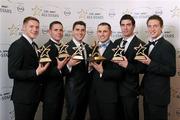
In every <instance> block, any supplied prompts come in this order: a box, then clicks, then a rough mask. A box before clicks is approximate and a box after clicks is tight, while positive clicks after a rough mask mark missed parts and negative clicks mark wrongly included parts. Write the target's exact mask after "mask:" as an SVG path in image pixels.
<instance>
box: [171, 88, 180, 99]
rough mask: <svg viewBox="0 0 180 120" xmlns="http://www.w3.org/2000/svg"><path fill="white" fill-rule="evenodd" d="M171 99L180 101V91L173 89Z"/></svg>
mask: <svg viewBox="0 0 180 120" xmlns="http://www.w3.org/2000/svg"><path fill="white" fill-rule="evenodd" d="M171 97H172V98H175V99H180V89H179V88H173V87H171Z"/></svg>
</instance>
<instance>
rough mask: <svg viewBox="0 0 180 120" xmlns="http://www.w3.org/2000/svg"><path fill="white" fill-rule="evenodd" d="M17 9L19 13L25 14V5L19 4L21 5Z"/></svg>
mask: <svg viewBox="0 0 180 120" xmlns="http://www.w3.org/2000/svg"><path fill="white" fill-rule="evenodd" d="M16 9H17V11H18V12H19V13H22V12H24V10H25V8H24V5H23V3H19V4H18V5H17V7H16Z"/></svg>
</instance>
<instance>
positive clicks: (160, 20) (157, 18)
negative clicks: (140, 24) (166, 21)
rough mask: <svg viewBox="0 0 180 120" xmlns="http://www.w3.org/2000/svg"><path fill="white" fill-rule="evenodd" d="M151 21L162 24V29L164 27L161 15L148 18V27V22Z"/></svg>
mask: <svg viewBox="0 0 180 120" xmlns="http://www.w3.org/2000/svg"><path fill="white" fill-rule="evenodd" d="M150 20H158V21H159V22H160V26H161V27H162V26H163V19H162V18H161V17H160V16H159V15H152V16H150V17H149V18H148V20H147V22H146V24H147V25H148V22H149V21H150Z"/></svg>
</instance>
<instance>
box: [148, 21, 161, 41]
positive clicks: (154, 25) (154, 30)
mask: <svg viewBox="0 0 180 120" xmlns="http://www.w3.org/2000/svg"><path fill="white" fill-rule="evenodd" d="M147 27H148V33H149V36H150V37H151V38H152V39H155V38H157V37H158V36H160V34H161V33H162V27H161V25H160V22H159V21H158V20H155V19H152V20H149V21H148V23H147Z"/></svg>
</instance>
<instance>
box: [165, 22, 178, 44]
mask: <svg viewBox="0 0 180 120" xmlns="http://www.w3.org/2000/svg"><path fill="white" fill-rule="evenodd" d="M175 29H176V27H175V26H173V25H169V26H168V25H165V26H164V37H165V38H166V39H167V40H168V41H170V42H171V43H172V42H173V41H174V40H175V39H174V38H175Z"/></svg>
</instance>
